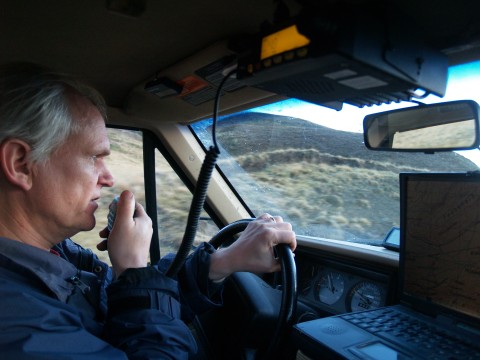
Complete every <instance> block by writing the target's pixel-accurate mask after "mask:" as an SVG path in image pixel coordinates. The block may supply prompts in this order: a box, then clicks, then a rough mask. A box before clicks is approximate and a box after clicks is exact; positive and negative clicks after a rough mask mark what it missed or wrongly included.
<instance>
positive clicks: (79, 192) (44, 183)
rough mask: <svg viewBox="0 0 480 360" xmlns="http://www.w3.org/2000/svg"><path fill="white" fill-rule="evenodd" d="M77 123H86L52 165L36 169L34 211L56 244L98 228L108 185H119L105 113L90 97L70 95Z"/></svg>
mask: <svg viewBox="0 0 480 360" xmlns="http://www.w3.org/2000/svg"><path fill="white" fill-rule="evenodd" d="M70 98H71V101H70V109H71V112H72V117H73V119H74V121H79V122H80V123H81V124H82V129H81V130H80V132H79V133H78V134H75V135H72V136H70V137H69V138H68V139H67V141H66V142H65V143H64V144H63V145H61V146H60V147H59V148H58V149H57V150H56V151H54V152H53V153H52V155H51V156H50V160H49V161H47V163H46V164H44V165H41V164H38V165H35V170H34V171H35V172H34V174H35V175H34V178H33V183H32V188H31V191H32V193H31V194H32V196H33V198H34V199H35V201H33V203H32V205H33V206H34V207H35V206H36V207H38V208H37V209H32V210H33V211H34V214H35V216H40V226H46V228H45V229H44V231H47V232H51V233H50V234H48V235H49V236H51V241H52V242H56V241H57V239H58V238H59V237H60V238H65V237H70V236H73V235H75V234H76V233H78V232H79V231H86V230H91V229H92V228H94V227H95V216H94V212H95V210H96V209H97V207H98V204H97V200H98V199H99V198H100V190H101V189H102V187H104V186H107V187H110V186H113V177H112V175H111V173H110V171H109V170H108V169H107V166H106V164H105V160H106V157H107V156H108V155H109V154H110V142H109V140H108V136H107V130H106V127H105V123H104V120H103V118H102V116H101V115H100V112H99V111H98V110H97V109H96V108H95V107H94V106H93V105H92V104H91V103H90V102H89V101H88V100H86V99H85V98H83V97H79V96H72V97H70Z"/></svg>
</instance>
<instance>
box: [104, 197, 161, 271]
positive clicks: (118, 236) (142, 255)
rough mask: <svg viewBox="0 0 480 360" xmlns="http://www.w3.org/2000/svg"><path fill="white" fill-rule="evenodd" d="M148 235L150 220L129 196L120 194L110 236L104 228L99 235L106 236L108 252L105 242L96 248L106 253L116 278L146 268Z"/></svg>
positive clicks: (150, 226)
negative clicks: (136, 269)
mask: <svg viewBox="0 0 480 360" xmlns="http://www.w3.org/2000/svg"><path fill="white" fill-rule="evenodd" d="M152 233H153V229H152V220H151V219H150V218H149V217H148V215H147V213H146V212H145V210H144V209H143V207H142V205H140V204H139V203H137V202H135V198H134V196H133V194H132V193H131V192H130V191H124V192H122V194H121V195H120V200H119V201H118V206H117V216H116V218H115V223H114V225H113V228H112V231H111V232H110V234H109V233H108V230H107V228H105V229H103V230H102V231H100V236H101V237H107V236H108V248H107V242H106V241H103V242H101V243H100V244H98V245H97V248H98V249H99V250H108V256H109V257H110V261H111V262H112V268H113V271H114V273H115V276H116V277H118V276H120V274H121V273H122V272H123V271H125V270H126V269H129V268H141V267H145V266H147V263H148V254H149V250H150V241H151V239H152Z"/></svg>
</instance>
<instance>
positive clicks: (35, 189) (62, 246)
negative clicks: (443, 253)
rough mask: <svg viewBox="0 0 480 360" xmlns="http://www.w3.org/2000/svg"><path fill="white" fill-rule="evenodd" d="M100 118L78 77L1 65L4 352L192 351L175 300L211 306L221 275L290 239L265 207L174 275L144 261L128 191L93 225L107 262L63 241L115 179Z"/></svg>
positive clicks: (96, 100)
mask: <svg viewBox="0 0 480 360" xmlns="http://www.w3.org/2000/svg"><path fill="white" fill-rule="evenodd" d="M105 118H106V110H105V104H104V103H103V100H102V98H101V96H100V95H99V94H98V93H97V92H96V91H95V90H93V89H91V88H90V87H88V86H86V85H84V84H82V83H80V82H78V81H77V80H75V79H72V78H70V77H67V76H60V75H57V74H54V73H52V72H49V71H48V70H46V69H43V68H41V67H38V66H35V65H27V64H23V65H15V66H13V65H12V66H7V67H4V68H3V69H1V70H0V187H1V190H0V203H1V204H2V206H1V207H0V289H1V294H2V296H1V298H0V333H1V334H2V335H1V336H0V353H1V354H2V358H7V359H10V358H11V359H22V358H25V359H26V358H28V359H35V358H38V359H53V358H54V359H63V358H68V359H71V358H84V357H87V356H88V357H90V358H94V359H101V358H109V359H126V358H130V359H134V358H174V359H183V358H188V356H189V354H192V353H193V352H195V349H196V345H195V341H194V339H193V337H192V335H191V334H190V332H189V330H188V328H187V326H186V325H185V323H184V322H183V321H182V320H181V315H182V310H181V309H182V306H186V307H188V308H189V309H192V310H193V311H196V312H198V311H202V310H204V309H206V308H208V307H209V306H218V305H219V304H220V303H221V302H220V300H219V299H218V298H217V297H216V293H215V290H216V288H218V287H219V286H221V285H219V283H221V281H222V279H224V278H225V277H227V276H229V275H230V274H231V273H233V272H235V271H252V272H271V271H277V270H279V267H280V266H279V264H278V261H277V260H276V259H275V258H274V256H273V246H274V245H276V244H279V243H287V244H289V245H290V247H291V248H292V249H295V246H296V241H295V234H294V233H293V231H292V229H291V226H290V224H287V223H284V222H283V221H282V219H281V218H280V217H275V218H273V217H271V216H270V215H268V214H265V215H262V216H261V217H259V218H258V219H257V220H256V221H254V222H252V223H251V224H250V225H249V226H248V227H247V229H246V230H245V231H244V232H243V233H242V235H241V237H240V238H239V239H238V240H237V241H236V242H235V243H234V244H233V245H232V246H230V247H229V248H227V249H224V250H219V251H214V250H213V249H212V248H211V247H210V246H209V245H208V244H204V245H202V246H201V247H199V249H197V250H196V251H195V253H194V254H193V255H192V256H191V257H190V258H189V259H188V260H187V262H186V264H185V266H184V268H183V269H182V270H181V271H180V272H179V275H178V283H177V281H176V280H174V279H170V278H168V277H166V276H165V275H164V274H163V273H162V272H161V271H160V270H159V268H158V267H157V266H147V259H148V251H149V246H150V239H151V236H152V226H151V220H150V218H149V217H148V216H147V214H146V213H145V211H144V209H143V207H142V206H141V205H140V204H139V203H137V202H136V201H135V198H134V195H133V194H132V193H131V192H129V191H124V192H123V193H122V194H121V197H120V200H119V203H118V209H117V217H116V221H115V225H114V227H113V229H112V231H111V233H108V230H106V229H105V230H103V231H102V232H101V233H100V235H101V236H102V237H103V238H106V237H107V236H108V249H107V251H108V254H109V257H110V260H111V263H112V269H110V268H108V266H107V265H106V264H104V263H102V262H101V261H100V260H99V259H98V258H97V257H96V256H94V255H93V253H92V252H91V251H89V250H86V249H83V248H82V247H80V246H79V245H77V244H75V243H73V242H72V241H71V240H69V238H70V237H71V236H73V235H75V234H76V233H78V232H79V231H88V230H91V229H92V228H93V227H94V226H95V216H94V213H95V210H96V209H97V207H98V205H97V201H98V199H99V198H100V192H101V189H102V187H105V186H106V187H110V186H112V185H113V183H114V180H113V176H112V174H111V173H110V172H109V170H108V169H107V166H106V164H105V159H106V157H107V156H108V155H109V153H110V144H109V140H108V137H107V131H106V127H105ZM99 246H100V247H102V246H103V245H99ZM103 248H105V247H103Z"/></svg>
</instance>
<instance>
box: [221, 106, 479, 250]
mask: <svg viewBox="0 0 480 360" xmlns="http://www.w3.org/2000/svg"><path fill="white" fill-rule="evenodd" d="M228 120H229V121H228V122H227V121H225V122H222V123H221V125H220V126H219V130H218V135H217V136H218V138H219V141H220V143H221V144H222V146H223V148H224V151H225V152H228V153H229V154H231V155H234V156H235V157H236V158H237V162H238V163H239V164H240V165H241V167H242V168H244V169H246V170H247V171H248V172H249V173H250V175H251V176H252V177H253V179H254V180H255V181H256V182H257V186H259V187H260V188H262V189H264V191H267V192H268V194H269V198H271V199H272V202H270V203H268V202H265V200H264V199H263V198H261V199H258V196H257V195H254V196H251V197H249V198H248V199H246V200H247V203H248V204H249V206H251V208H252V209H253V210H254V211H255V212H256V213H261V212H263V211H269V208H274V209H279V211H281V213H282V214H283V215H284V217H285V218H287V219H288V220H290V221H292V222H293V223H295V224H296V231H297V232H298V233H301V234H304V235H312V236H320V237H327V238H334V239H341V240H349V241H365V242H369V241H370V240H367V239H377V240H378V241H379V240H381V239H382V238H383V237H384V235H385V234H386V232H387V231H388V230H389V229H390V227H392V226H398V224H399V195H398V193H399V184H398V174H399V173H400V172H409V171H446V172H450V171H466V170H475V169H477V167H476V166H475V165H474V164H473V163H472V162H470V161H469V160H467V159H465V158H464V157H462V156H460V155H458V154H456V153H440V154H433V155H432V154H422V153H393V152H379V151H371V150H368V149H367V148H366V147H365V146H364V144H363V134H357V133H350V132H343V131H337V130H332V129H330V128H326V127H323V126H319V125H315V124H312V123H310V122H308V121H303V120H299V119H295V118H290V117H283V116H273V115H267V114H258V113H249V114H242V116H241V118H238V117H230V118H229V119H228ZM265 133H267V134H269V136H270V140H269V141H268V142H266V141H265V138H266V137H265ZM221 162H222V160H220V163H221ZM250 181H251V180H249V178H247V176H245V177H244V179H242V181H239V182H237V183H236V186H237V187H239V188H242V187H245V189H244V191H242V190H240V194H242V196H247V197H248V196H249V193H251V190H248V188H247V187H248V186H249V182H250ZM244 194H245V195H244Z"/></svg>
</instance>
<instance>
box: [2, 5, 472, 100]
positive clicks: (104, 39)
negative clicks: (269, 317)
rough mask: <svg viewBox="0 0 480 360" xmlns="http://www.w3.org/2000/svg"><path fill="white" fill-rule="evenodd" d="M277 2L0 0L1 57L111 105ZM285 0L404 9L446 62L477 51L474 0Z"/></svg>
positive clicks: (391, 11)
mask: <svg viewBox="0 0 480 360" xmlns="http://www.w3.org/2000/svg"><path fill="white" fill-rule="evenodd" d="M386 1H387V0H386ZM279 2H280V1H279V0H208V1H198V0H197V1H194V0H191V1H165V0H164V1H162V0H103V1H101V0H82V1H78V0H42V1H39V0H1V9H0V17H1V20H0V43H1V44H2V51H1V52H0V64H1V63H7V62H10V61H31V62H36V63H40V64H44V65H48V66H50V67H52V68H54V69H57V70H59V71H64V72H68V73H74V74H77V75H79V76H81V77H83V78H85V79H87V80H88V81H89V82H91V83H92V84H93V85H94V86H96V87H97V88H98V89H99V90H100V91H101V92H102V94H103V95H104V96H105V97H106V99H107V102H108V104H109V105H110V106H111V107H116V108H123V107H124V105H125V101H126V98H127V95H128V94H129V93H130V92H131V90H132V89H133V88H134V87H135V86H137V85H139V84H141V83H142V82H143V83H144V82H145V81H147V80H148V79H152V78H153V76H154V74H155V73H157V72H158V71H161V70H162V69H167V68H169V67H171V66H172V65H175V64H176V63H178V62H179V61H181V60H183V59H185V58H187V57H189V56H191V55H194V54H195V53H197V52H198V51H200V50H202V49H203V48H205V47H208V46H209V45H212V44H214V43H216V42H218V41H220V40H225V39H232V38H233V37H236V36H238V35H239V34H245V33H249V34H253V33H256V32H258V31H259V29H260V26H261V25H262V24H265V23H266V22H269V23H272V22H273V21H274V19H275V17H274V13H275V9H276V7H277V5H278V3H279ZM283 3H285V4H286V6H287V8H289V9H290V15H295V14H296V13H297V12H298V11H299V10H300V9H301V8H302V6H303V5H312V4H313V5H312V6H314V7H315V8H316V9H317V10H318V11H319V12H322V11H323V12H327V11H329V12H332V11H336V12H338V13H341V12H342V11H345V9H356V8H365V7H367V6H371V9H386V10H382V11H385V13H382V12H381V11H380V12H379V16H386V15H385V14H387V15H388V16H403V15H401V13H402V12H403V13H404V14H408V16H410V17H411V18H412V19H413V21H416V22H417V23H419V24H422V26H423V30H422V31H424V38H425V39H426V41H427V42H428V43H429V44H430V45H432V46H433V47H435V48H438V49H441V50H442V51H444V52H446V53H448V54H449V56H450V60H451V63H459V62H464V61H467V60H470V59H473V58H480V51H479V49H480V22H479V18H480V17H479V16H478V14H479V13H480V2H479V1H478V0H457V1H444V0H443V1H438V0H422V1H416V0H390V1H388V4H389V5H388V7H386V8H384V7H382V6H381V5H382V4H385V2H384V1H378V0H374V1H372V0H329V1H327V0H325V1H320V0H317V1H315V0H302V1H300V0H299V1H295V0H288V1H283ZM108 4H110V7H111V8H116V9H120V8H125V9H131V12H132V13H133V15H132V14H130V15H128V14H125V11H123V12H124V13H123V14H122V13H121V12H122V11H120V12H116V11H112V10H109V9H107V5H108ZM372 4H373V5H372ZM143 7H144V8H143ZM332 9H334V10H332ZM399 9H401V11H399ZM419 31H420V29H419ZM419 34H420V33H419Z"/></svg>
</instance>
